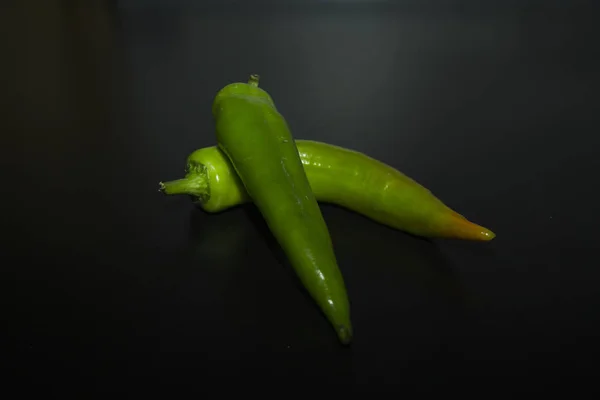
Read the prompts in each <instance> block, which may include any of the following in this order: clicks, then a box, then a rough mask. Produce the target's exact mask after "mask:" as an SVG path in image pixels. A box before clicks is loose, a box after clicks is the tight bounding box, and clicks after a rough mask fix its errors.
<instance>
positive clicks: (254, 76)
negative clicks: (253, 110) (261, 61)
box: [248, 74, 260, 87]
mask: <svg viewBox="0 0 600 400" xmlns="http://www.w3.org/2000/svg"><path fill="white" fill-rule="evenodd" d="M259 80H260V76H259V75H257V74H252V75H250V79H248V84H249V85H250V86H254V87H258V81H259Z"/></svg>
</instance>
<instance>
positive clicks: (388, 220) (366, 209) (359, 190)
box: [160, 139, 495, 241]
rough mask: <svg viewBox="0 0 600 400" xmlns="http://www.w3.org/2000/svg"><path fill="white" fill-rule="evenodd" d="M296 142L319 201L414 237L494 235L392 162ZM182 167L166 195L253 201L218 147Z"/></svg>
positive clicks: (216, 202)
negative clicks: (391, 163) (446, 203)
mask: <svg viewBox="0 0 600 400" xmlns="http://www.w3.org/2000/svg"><path fill="white" fill-rule="evenodd" d="M296 147H297V148H298V150H299V153H300V158H301V160H302V163H303V165H304V170H305V171H306V175H307V177H308V181H309V183H310V186H311V188H312V190H313V192H314V194H315V197H316V198H317V200H318V201H319V202H324V203H331V204H335V205H338V206H342V207H345V208H347V209H349V210H352V211H354V212H357V213H359V214H361V215H363V216H366V217H368V218H371V219H372V220H374V221H377V222H379V223H381V224H384V225H386V226H389V227H392V228H395V229H399V230H402V231H405V232H408V233H410V234H413V235H417V236H423V237H429V238H446V239H463V240H474V241H489V240H492V239H493V238H494V237H495V234H494V233H493V232H492V231H490V230H489V229H487V228H484V227H482V226H480V225H477V224H475V223H473V222H470V221H468V220H467V219H466V218H465V217H464V216H462V215H460V214H458V213H457V212H455V211H454V210H452V209H451V208H450V207H448V206H447V205H445V204H444V203H443V202H442V201H441V200H440V199H438V198H437V197H436V196H435V195H434V194H433V193H432V192H431V191H430V190H428V189H426V188H424V187H423V186H421V185H420V184H418V183H417V182H415V181H414V180H413V179H411V178H409V177H407V176H406V175H404V174H402V173H401V172H400V171H398V170H396V169H394V168H393V167H391V166H390V165H387V164H384V163H383V162H381V161H378V160H376V159H374V158H372V157H369V156H367V155H365V154H363V153H360V152H357V151H355V150H350V149H345V148H342V147H339V146H335V145H331V144H327V143H323V142H317V141H312V140H300V139H298V140H296ZM186 172H187V174H186V176H185V177H184V178H182V179H178V180H174V181H170V182H164V183H161V184H160V185H161V190H162V191H163V192H164V193H166V194H169V195H176V194H185V195H189V196H191V198H192V200H193V202H194V203H195V204H196V205H198V206H199V207H201V208H202V209H203V210H204V211H206V212H210V213H217V212H221V211H224V210H227V209H229V208H231V207H235V206H238V205H241V204H245V203H249V202H251V201H252V200H251V199H250V197H249V196H248V193H247V192H246V190H245V188H244V185H243V184H242V182H241V181H240V179H239V177H238V175H237V173H236V172H235V170H234V168H233V166H232V165H231V163H230V162H229V159H228V158H227V157H226V156H225V155H224V154H223V152H222V151H221V150H220V149H219V148H218V147H217V146H212V147H204V148H201V149H198V150H196V151H194V152H192V153H191V154H190V155H189V156H188V158H187V163H186Z"/></svg>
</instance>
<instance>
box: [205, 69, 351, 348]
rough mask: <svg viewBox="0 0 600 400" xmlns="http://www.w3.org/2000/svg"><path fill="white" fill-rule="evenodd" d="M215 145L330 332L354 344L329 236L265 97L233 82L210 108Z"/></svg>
mask: <svg viewBox="0 0 600 400" xmlns="http://www.w3.org/2000/svg"><path fill="white" fill-rule="evenodd" d="M213 116H214V119H215V125H216V137H217V143H218V147H219V148H220V149H221V150H222V152H223V153H224V154H225V155H226V156H227V158H228V159H229V161H230V162H231V165H232V166H233V168H234V170H235V171H236V173H237V175H238V176H239V177H240V180H241V182H242V183H243V185H244V187H245V189H246V191H247V193H248V195H249V197H250V199H252V201H253V203H254V204H255V205H256V206H257V208H258V209H259V211H260V213H261V214H262V216H263V217H264V219H265V221H266V223H267V226H268V227H269V229H270V230H271V232H272V233H273V235H274V237H275V238H276V240H277V242H278V243H279V244H280V246H281V247H282V249H283V251H284V253H285V254H286V256H287V257H288V259H289V260H290V262H291V264H292V266H293V268H294V270H295V271H296V274H297V275H298V277H299V278H300V281H301V282H302V283H303V285H304V287H305V288H306V289H307V291H308V292H309V293H310V295H311V296H312V297H313V299H314V300H315V301H316V303H317V304H318V305H319V307H320V308H321V309H322V310H323V312H324V314H325V315H326V316H327V318H328V320H329V321H330V323H331V324H332V325H333V327H334V328H335V330H336V332H337V335H338V337H339V339H340V341H341V342H342V343H343V344H349V343H350V342H351V340H352V325H351V321H350V310H349V308H350V307H349V302H348V297H347V294H346V288H345V284H344V280H343V277H342V274H341V272H340V270H339V268H338V265H337V260H336V256H335V253H334V250H333V245H332V242H331V238H330V236H329V230H328V228H327V225H326V224H325V220H324V219H323V216H322V215H321V210H320V208H319V205H318V203H317V200H316V199H315V196H314V194H313V192H312V190H311V187H310V184H309V182H308V179H307V177H306V173H305V171H304V168H303V167H302V161H301V160H300V156H299V154H298V149H297V148H296V143H295V141H294V139H293V137H292V134H291V132H290V130H289V128H288V125H287V123H286V121H285V119H284V117H283V116H282V115H281V114H280V113H279V112H278V111H277V108H276V107H275V104H274V103H273V100H272V99H271V96H269V94H268V93H267V92H265V91H264V90H263V89H260V88H259V87H258V76H257V75H252V76H251V77H250V80H249V82H248V83H232V84H229V85H227V86H225V87H224V88H223V89H221V90H220V91H219V92H218V93H217V95H216V97H215V99H214V102H213Z"/></svg>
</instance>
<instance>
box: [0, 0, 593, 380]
mask: <svg viewBox="0 0 600 400" xmlns="http://www.w3.org/2000/svg"><path fill="white" fill-rule="evenodd" d="M9 3H10V2H9ZM12 3H13V4H12V6H11V5H5V6H3V8H4V9H3V13H2V24H1V25H2V29H3V30H4V34H3V35H2V36H3V40H4V41H5V45H6V47H5V49H6V51H5V54H4V59H5V61H4V62H3V65H2V67H1V68H2V80H3V82H2V84H3V90H2V92H3V95H2V98H3V99H2V101H3V105H2V106H3V109H4V111H5V112H4V116H3V117H2V119H1V124H2V125H1V126H0V129H1V131H2V132H3V133H2V142H3V143H4V144H3V145H2V163H3V168H2V169H3V177H2V187H3V197H4V198H3V214H4V217H3V219H4V222H3V228H4V229H3V231H4V232H3V235H4V238H3V247H5V249H4V250H3V252H2V258H3V261H2V265H3V267H2V271H3V275H5V278H3V280H4V282H6V286H7V289H6V290H5V291H4V293H5V294H6V295H7V299H8V300H7V301H6V303H5V305H7V310H8V311H7V313H5V321H6V322H7V323H6V329H4V332H5V334H6V336H5V337H6V338H7V340H6V343H7V345H8V347H7V348H8V349H9V350H13V351H16V353H17V355H18V357H17V358H15V359H14V360H15V362H16V363H13V362H12V361H11V363H10V368H11V369H13V370H15V371H17V372H18V373H19V375H20V376H22V377H29V378H31V379H34V377H35V378H36V379H39V378H40V377H43V378H42V379H44V380H48V381H50V380H52V381H54V378H53V376H54V375H53V374H52V372H54V371H57V370H58V368H60V370H61V371H66V374H65V375H63V377H64V379H66V380H75V381H77V382H79V381H83V382H87V383H92V384H94V385H95V386H91V387H93V388H96V389H94V390H99V389H98V388H100V387H103V385H104V383H106V382H107V381H102V382H103V384H102V385H100V382H101V380H102V379H104V378H105V377H106V376H119V377H126V378H130V377H134V376H137V377H142V378H144V377H151V378H153V379H155V382H178V383H182V384H183V385H184V387H185V386H187V385H188V384H189V385H194V386H195V385H200V384H204V383H206V382H209V381H213V376H216V375H219V376H228V377H229V379H232V380H234V382H237V380H238V379H240V377H247V378H252V379H259V380H258V381H257V382H265V383H266V382H271V383H270V384H272V382H281V380H282V379H295V378H298V377H303V378H307V379H308V381H306V382H312V383H321V382H328V383H332V382H333V383H346V384H347V383H360V384H367V383H368V384H373V386H380V385H381V384H386V383H401V384H407V383H415V382H419V384H421V385H424V386H421V388H422V389H423V390H425V389H428V388H430V387H431V386H430V385H433V384H438V383H442V382H453V381H455V380H456V379H460V378H462V379H465V382H470V383H473V382H474V379H475V382H477V381H478V380H479V379H481V378H485V377H492V378H494V377H495V378H502V382H503V383H502V385H503V386H506V385H507V384H509V383H511V382H516V381H519V382H521V381H523V382H529V383H531V382H537V383H539V384H540V385H541V386H537V387H538V388H544V387H545V386H546V385H549V384H554V383H557V382H563V380H564V379H567V377H570V376H576V375H578V376H581V375H582V374H583V375H590V374H592V372H593V370H592V367H593V364H594V363H593V360H594V359H595V357H596V350H597V344H596V342H597V339H596V336H597V335H598V334H600V328H599V325H598V322H599V315H598V307H599V306H600V292H599V287H600V285H599V284H600V275H599V272H598V267H599V263H598V260H597V251H596V249H595V248H594V247H595V245H596V244H597V242H598V217H597V207H598V204H599V203H598V200H599V199H598V196H597V195H596V194H595V192H596V186H597V172H598V171H599V170H600V168H599V165H598V164H599V163H598V158H597V155H596V154H597V149H598V145H599V144H600V140H599V139H598V137H597V135H598V127H599V124H598V122H599V117H598V116H597V114H596V113H595V112H597V111H598V99H597V93H598V89H599V87H598V82H599V79H598V71H599V70H600V58H599V56H600V54H599V53H600V51H599V49H600V47H599V46H598V42H597V39H596V38H595V36H596V35H597V34H598V28H597V27H596V26H595V25H596V24H597V21H596V19H595V17H597V15H598V7H597V6H596V7H594V5H593V4H594V3H593V2H583V1H579V2H578V1H571V2H567V1H564V2H558V1H548V2H534V1H522V2H516V1H511V2H500V1H497V2H488V3H486V5H483V2H474V1H471V2H469V1H442V0H440V1H426V2H418V1H405V2H397V3H395V4H392V3H391V2H387V3H386V2H360V1H348V2H342V1H339V2H336V1H325V2H316V1H306V2H291V1H290V2H285V1H279V2H265V1H263V2H246V3H245V4H243V5H240V4H238V3H236V2H231V1H229V2H225V1H224V2H217V3H218V4H216V3H215V2H212V3H210V2H204V3H202V4H201V5H199V4H196V5H195V6H190V4H191V2H184V1H176V2H171V3H169V5H165V4H164V3H168V2H166V1H165V2H158V1H153V2H141V1H139V2H135V1H123V2H121V3H118V2H102V1H88V2H83V1H82V2H58V1H45V2H42V1H40V2H35V1H22V2H12ZM144 3H145V4H144ZM7 4H8V3H7ZM250 73H259V74H260V75H261V86H262V87H263V88H264V89H265V90H267V91H268V92H269V93H270V94H271V95H272V96H273V98H274V99H275V102H276V103H277V105H278V108H279V109H280V111H281V112H282V113H283V114H284V115H285V117H286V118H287V119H288V122H289V124H290V126H291V128H292V132H293V134H294V136H295V137H296V138H302V139H316V140H321V141H326V142H330V143H333V144H337V145H340V146H344V147H349V148H353V149H356V150H359V151H362V152H365V153H367V154H369V155H371V156H373V157H375V158H378V159H381V160H383V161H385V162H387V163H388V164H390V165H392V166H394V167H396V168H398V169H399V170H401V171H403V172H404V173H406V174H407V175H409V176H411V177H412V178H414V179H416V180H417V181H419V182H420V183H422V184H423V185H425V186H427V187H428V188H429V189H431V190H432V191H433V192H434V193H435V194H436V195H437V196H438V197H440V198H441V199H442V200H443V201H444V202H446V203H447V204H448V205H450V206H451V207H453V208H454V209H455V210H457V211H458V212H461V213H463V214H464V215H466V216H467V217H468V218H469V219H471V220H473V221H475V222H477V223H480V224H482V225H484V226H486V227H489V228H490V229H492V230H493V231H494V232H495V233H496V234H497V238H496V239H495V240H494V241H492V242H490V243H473V242H457V241H443V240H423V239H419V238H415V237H411V236H409V235H407V234H405V233H403V232H398V231H394V230H391V229H388V228H386V227H383V226H380V225H377V224H375V223H373V222H371V221H369V220H367V219H366V218H363V217H361V216H359V215H356V214H353V213H351V212H348V211H346V210H343V209H340V208H336V207H333V206H328V205H323V207H322V210H323V213H324V215H325V218H326V221H327V223H328V226H329V229H330V231H331V235H332V239H333V242H334V245H335V248H336V252H337V255H338V259H339V263H340V267H341V269H342V271H343V274H344V277H345V279H346V283H347V287H348V291H349V295H350V298H351V302H352V319H353V323H354V330H355V339H354V343H353V345H352V347H351V348H344V347H342V346H340V345H339V344H338V342H337V339H336V337H335V334H334V333H333V330H332V329H331V328H330V326H329V325H328V323H327V322H326V321H325V319H324V318H323V317H322V315H321V314H320V313H319V312H318V310H317V308H316V307H315V306H314V305H313V304H312V303H311V301H310V299H309V298H308V297H307V296H306V295H305V294H304V293H303V291H302V289H301V288H300V287H299V285H298V284H297V282H296V280H295V277H294V275H293V273H292V272H291V270H290V269H289V268H288V266H287V264H285V263H284V264H282V263H281V262H280V261H281V260H280V259H279V258H278V254H277V251H276V245H274V244H273V240H272V238H271V237H270V236H269V233H268V231H266V229H265V226H264V224H263V222H262V220H261V218H260V216H259V215H258V213H257V212H256V210H255V209H254V208H253V206H251V205H250V206H246V207H239V208H236V209H234V210H230V211H228V212H225V213H222V214H219V215H208V214H205V213H203V212H202V211H200V210H198V209H195V208H194V206H193V205H192V204H191V202H190V200H189V199H188V198H187V197H184V196H180V197H166V196H163V195H161V194H160V193H159V192H158V182H159V181H161V180H169V179H176V178H179V177H181V176H182V175H183V172H184V171H183V168H184V164H185V158H186V157H187V155H188V154H189V153H190V152H191V151H193V150H194V149H197V148H200V147H204V146H212V145H214V144H215V137H214V130H213V122H212V117H211V114H210V106H211V103H212V100H213V96H214V95H215V93H216V92H217V91H218V90H219V89H220V88H221V87H222V86H224V85H226V84H228V83H230V82H233V81H244V80H246V79H247V76H248V75H249V74H250ZM63 368H66V370H64V369H63ZM549 376H553V377H560V378H561V379H559V380H556V379H550V378H549ZM51 377H52V378H51ZM273 377H277V378H278V379H277V380H275V381H271V379H273ZM538 378H539V381H538V380H536V379H538ZM515 379H516V381H515ZM54 382H57V381H54ZM232 387H234V384H232ZM532 387H535V386H532Z"/></svg>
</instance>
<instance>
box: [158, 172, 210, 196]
mask: <svg viewBox="0 0 600 400" xmlns="http://www.w3.org/2000/svg"><path fill="white" fill-rule="evenodd" d="M159 186H160V188H159V190H160V191H161V192H163V193H164V194H167V195H176V194H187V195H190V196H194V197H199V198H205V197H206V196H208V195H209V188H208V182H207V180H206V177H205V176H203V175H201V174H188V175H187V176H186V177H185V178H182V179H176V180H173V181H168V182H160V183H159Z"/></svg>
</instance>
